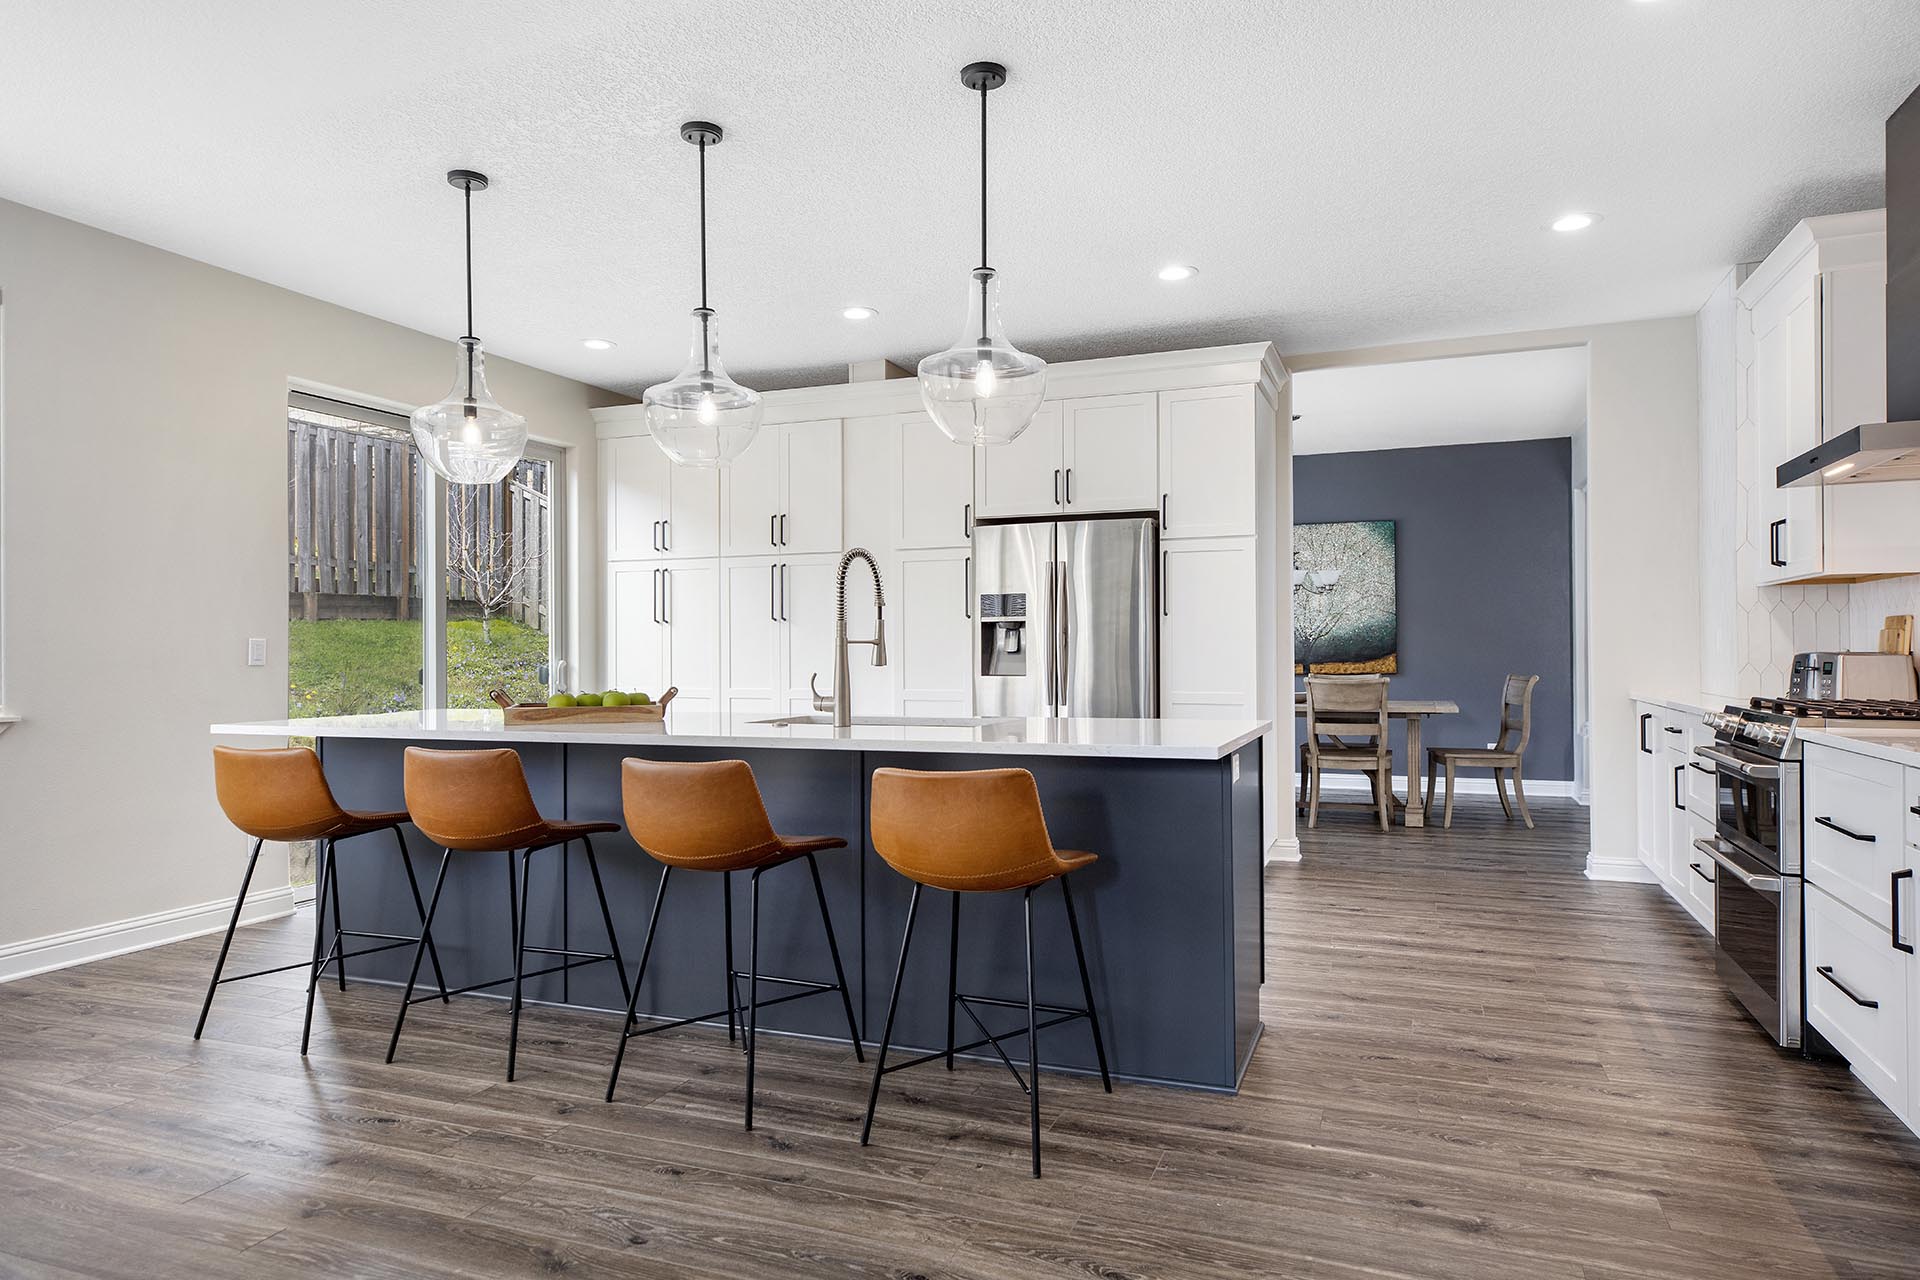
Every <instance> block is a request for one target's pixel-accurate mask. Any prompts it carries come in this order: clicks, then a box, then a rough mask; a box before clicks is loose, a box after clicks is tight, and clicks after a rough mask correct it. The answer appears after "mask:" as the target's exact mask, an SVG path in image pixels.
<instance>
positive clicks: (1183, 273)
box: [1160, 262, 1200, 283]
mask: <svg viewBox="0 0 1920 1280" xmlns="http://www.w3.org/2000/svg"><path fill="white" fill-rule="evenodd" d="M1199 274H1200V268H1198V267H1189V266H1185V265H1183V264H1181V263H1178V262H1174V263H1169V264H1168V265H1166V266H1164V267H1162V268H1160V278H1161V279H1162V280H1165V281H1168V282H1169V283H1171V282H1173V281H1175V280H1191V279H1193V278H1194V277H1195V276H1197V275H1199Z"/></svg>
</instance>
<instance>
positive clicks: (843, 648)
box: [807, 547, 887, 729]
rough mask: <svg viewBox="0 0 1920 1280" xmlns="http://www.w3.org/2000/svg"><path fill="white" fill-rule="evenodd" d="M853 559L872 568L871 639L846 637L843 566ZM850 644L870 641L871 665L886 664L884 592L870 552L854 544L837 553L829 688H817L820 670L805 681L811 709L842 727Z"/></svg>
mask: <svg viewBox="0 0 1920 1280" xmlns="http://www.w3.org/2000/svg"><path fill="white" fill-rule="evenodd" d="M855 560H865V561H866V562H867V568H868V569H870V570H872V571H873V639H871V640H849V639H847V568H848V566H849V565H851V564H852V563H853V562H854V561H855ZM850 644H870V645H872V646H873V665H874V666H876V667H884V666H886V665H887V593H886V590H885V588H883V587H882V586H881V585H880V566H879V565H878V564H876V563H874V559H873V554H872V553H871V552H869V551H868V550H867V549H866V548H865V547H855V548H853V550H851V551H849V552H847V554H845V555H843V556H841V557H840V572H839V576H838V580H837V583H836V587H835V596H834V610H833V692H832V693H831V694H829V695H825V696H823V695H822V694H821V692H820V673H819V672H818V671H816V672H814V673H813V675H812V676H811V677H810V678H809V679H808V681H807V685H808V687H809V688H811V689H812V690H813V709H814V710H815V711H831V712H833V723H834V726H835V727H836V728H841V729H844V728H846V727H847V726H848V725H850V724H852V723H853V692H852V690H851V689H850V688H849V687H848V686H849V685H851V684H852V683H853V681H852V677H851V675H850V674H849V672H848V669H847V646H848V645H850Z"/></svg>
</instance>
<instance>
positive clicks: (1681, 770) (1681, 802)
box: [1673, 764, 1687, 809]
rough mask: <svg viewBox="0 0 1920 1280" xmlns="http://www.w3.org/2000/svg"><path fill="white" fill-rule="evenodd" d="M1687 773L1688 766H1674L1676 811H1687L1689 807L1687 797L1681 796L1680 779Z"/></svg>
mask: <svg viewBox="0 0 1920 1280" xmlns="http://www.w3.org/2000/svg"><path fill="white" fill-rule="evenodd" d="M1686 771H1687V766H1685V765H1683V764H1677V765H1675V766H1673V807H1674V808H1676V809H1685V808H1686V807H1687V801H1686V797H1684V796H1682V795H1681V794H1680V779H1681V777H1682V776H1683V775H1684V774H1685V773H1686Z"/></svg>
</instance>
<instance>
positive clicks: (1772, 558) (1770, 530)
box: [1767, 520, 1787, 569]
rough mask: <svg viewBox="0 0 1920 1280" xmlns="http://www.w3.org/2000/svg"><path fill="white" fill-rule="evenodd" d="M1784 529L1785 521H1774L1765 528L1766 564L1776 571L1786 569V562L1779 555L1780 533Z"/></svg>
mask: <svg viewBox="0 0 1920 1280" xmlns="http://www.w3.org/2000/svg"><path fill="white" fill-rule="evenodd" d="M1786 527H1787V522H1786V521H1785V520H1775V521H1774V522H1773V523H1772V524H1770V525H1768V526H1767V563H1768V564H1770V565H1773V566H1774V567H1775V568H1778V569H1784V568H1786V567H1787V562H1786V560H1785V559H1784V558H1783V557H1782V556H1781V555H1780V531H1781V530H1782V529H1784V528H1786Z"/></svg>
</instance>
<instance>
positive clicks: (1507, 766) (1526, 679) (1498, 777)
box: [1427, 676, 1540, 831]
mask: <svg viewBox="0 0 1920 1280" xmlns="http://www.w3.org/2000/svg"><path fill="white" fill-rule="evenodd" d="M1539 683H1540V677H1539V676H1508V677H1507V680H1506V683H1505V684H1504V685H1502V686H1501V688H1500V737H1499V740H1498V741H1496V742H1495V743H1494V744H1493V746H1491V747H1429V748H1427V795H1428V797H1429V799H1428V803H1429V804H1431V803H1432V799H1431V797H1432V796H1433V783H1434V775H1436V774H1437V773H1439V771H1440V770H1442V769H1445V770H1446V771H1447V807H1446V812H1445V813H1444V814H1443V815H1442V816H1441V819H1440V825H1441V826H1443V827H1451V826H1452V825H1453V775H1454V773H1455V771H1456V770H1460V769H1491V770H1493V785H1494V789H1495V790H1497V791H1498V792H1499V793H1500V807H1501V808H1502V809H1505V810H1506V811H1507V820H1508V821H1509V822H1511V821H1512V820H1513V805H1514V803H1516V802H1517V803H1518V804H1519V806H1520V819H1521V821H1523V822H1525V823H1526V824H1527V830H1529V831H1531V830H1533V814H1532V813H1530V812H1528V810H1527V793H1526V792H1525V791H1524V790H1523V789H1522V788H1521V784H1520V768H1521V760H1522V758H1523V757H1525V755H1526V753H1527V739H1529V738H1531V737H1532V736H1533V686H1535V685H1537V684H1539ZM1509 773H1511V774H1512V775H1513V801H1512V802H1509V801H1508V799H1507V782H1506V775H1507V774H1509Z"/></svg>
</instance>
